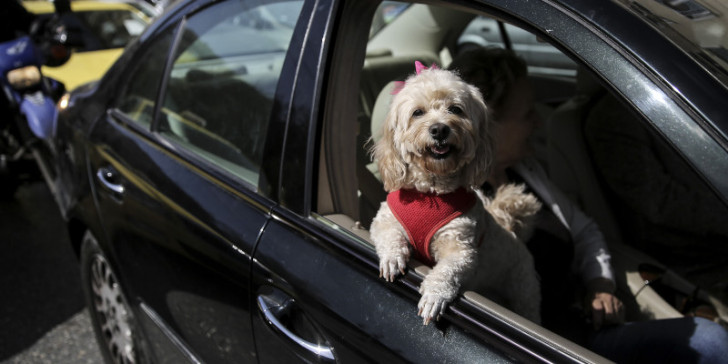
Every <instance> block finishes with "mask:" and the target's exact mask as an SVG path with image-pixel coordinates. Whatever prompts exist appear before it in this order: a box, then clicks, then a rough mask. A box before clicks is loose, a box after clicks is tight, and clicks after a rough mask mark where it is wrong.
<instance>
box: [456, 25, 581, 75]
mask: <svg viewBox="0 0 728 364" xmlns="http://www.w3.org/2000/svg"><path fill="white" fill-rule="evenodd" d="M503 25H504V26H505V33H506V34H503V33H502V32H501V28H500V27H499V24H498V21H497V20H495V19H492V18H489V17H486V16H477V17H476V18H475V19H473V20H472V21H471V22H470V23H469V24H468V26H467V27H466V28H465V30H464V31H463V33H462V34H461V35H460V38H459V39H458V50H459V51H463V50H467V49H472V48H477V47H500V48H505V47H506V41H505V39H506V36H507V37H508V39H509V40H510V44H511V48H512V49H513V51H514V52H516V54H518V55H519V56H521V57H522V58H523V59H524V60H525V61H526V63H528V71H529V73H530V74H543V75H560V76H571V77H573V76H575V75H576V63H575V62H574V61H573V60H571V58H569V57H568V56H566V55H565V54H563V53H562V52H561V51H559V50H558V49H557V48H556V47H554V46H552V45H551V44H549V43H546V42H544V41H543V40H541V39H539V38H538V37H537V36H536V35H535V34H532V33H530V32H528V31H526V30H524V29H521V28H519V27H517V26H514V25H511V24H503Z"/></svg>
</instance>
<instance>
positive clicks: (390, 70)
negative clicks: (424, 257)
mask: <svg viewBox="0 0 728 364" xmlns="http://www.w3.org/2000/svg"><path fill="white" fill-rule="evenodd" d="M476 16H488V15H487V14H474V13H468V12H464V11H462V10H454V9H448V8H439V7H435V6H428V5H422V4H406V3H396V2H389V1H385V2H383V3H382V4H381V5H380V8H379V10H378V11H377V19H374V20H373V24H375V25H377V28H379V26H381V29H376V28H373V29H372V33H371V34H370V38H369V43H368V47H367V50H366V57H365V60H364V63H363V64H362V69H361V74H360V79H361V82H360V85H359V100H358V101H359V110H358V114H357V120H356V121H357V122H356V123H342V124H346V125H344V126H337V127H341V128H344V129H343V130H340V131H338V132H346V133H350V134H356V147H341V146H340V145H337V144H336V143H337V142H336V141H335V140H333V139H334V138H332V137H328V138H327V137H326V136H327V135H332V134H331V132H325V133H324V135H325V137H324V138H323V143H322V147H321V148H322V149H321V155H322V156H324V158H321V161H320V166H319V175H318V195H317V196H318V197H317V199H318V200H317V201H316V202H315V208H314V209H315V211H316V213H315V214H314V217H315V218H316V219H318V220H320V221H322V222H323V223H325V224H326V225H328V226H332V227H334V228H336V229H339V230H341V232H342V233H343V234H346V236H347V237H349V238H350V239H352V240H354V241H356V242H357V243H359V244H363V245H366V246H369V247H371V248H372V249H373V245H372V243H371V240H370V238H369V233H368V230H367V229H368V227H369V224H370V223H371V219H372V218H373V216H374V214H375V213H376V211H377V209H378V207H379V205H380V203H381V202H382V201H384V200H385V196H386V193H385V191H384V190H383V187H382V184H381V182H380V181H379V179H378V176H377V172H376V166H375V165H374V164H373V163H372V160H371V158H370V156H369V153H368V149H369V145H370V141H369V140H370V138H376V134H377V130H378V127H379V126H380V125H381V124H382V122H383V120H384V117H385V115H386V112H387V108H388V104H389V100H390V99H391V90H392V87H393V82H394V81H402V80H404V79H406V77H407V76H408V75H410V74H412V73H413V72H414V62H415V61H420V62H422V63H423V64H425V65H430V64H433V63H434V64H438V65H439V66H440V67H447V65H448V64H449V62H450V61H451V59H452V57H453V55H454V54H456V53H457V52H458V46H459V44H458V35H459V34H461V33H462V32H463V30H464V29H465V28H466V27H467V26H468V24H469V23H470V22H471V21H473V19H476ZM496 20H498V19H496ZM498 21H500V20H498ZM511 26H515V25H513V24H511ZM405 29H406V31H405ZM500 29H501V30H503V29H505V28H504V27H501V28H500ZM537 36H540V35H537ZM534 38H537V37H534ZM538 41H539V42H544V44H547V43H546V42H547V41H548V40H546V39H540V38H539V40H538ZM504 44H505V46H506V47H511V45H509V44H508V38H507V37H505V41H504ZM468 47H472V44H469V45H468ZM554 49H556V48H554ZM564 58H565V59H567V60H570V59H569V57H568V56H567V55H564ZM571 62H573V61H571ZM543 70H544V69H543V67H540V68H539V72H536V71H535V70H533V69H530V72H529V74H530V78H531V81H532V84H533V85H534V90H535V93H536V97H535V98H536V103H537V110H538V112H539V114H540V116H541V120H542V124H541V126H540V128H538V130H537V135H536V136H535V138H534V149H535V150H536V151H537V153H536V154H537V156H538V159H539V162H541V164H542V165H543V166H544V167H545V169H546V171H547V172H548V174H549V177H550V178H551V179H552V181H553V182H554V183H555V184H556V185H557V186H558V187H560V188H561V190H562V191H563V192H565V193H566V194H567V196H569V197H570V198H572V199H573V200H574V201H575V202H576V203H577V204H578V205H579V206H580V207H581V208H582V209H583V210H584V211H585V212H586V213H587V215H589V216H591V217H592V218H593V219H594V220H596V221H597V223H598V224H599V226H600V228H601V230H602V232H603V234H604V235H605V237H606V239H607V241H608V244H609V249H610V251H611V254H612V265H613V267H614V270H615V274H616V278H617V285H618V296H619V297H620V298H621V299H622V300H623V302H624V303H625V305H626V306H627V320H628V321H640V320H651V319H663V318H672V317H681V316H684V315H695V314H696V313H695V312H694V310H693V311H689V310H687V309H686V307H685V301H686V300H690V299H692V300H694V301H695V302H698V301H699V302H700V304H701V305H702V306H705V307H709V311H710V312H711V314H710V315H709V318H710V319H712V320H715V321H717V322H720V323H721V324H723V325H724V326H726V325H728V305H726V302H725V301H721V300H720V299H718V298H716V296H714V295H712V294H709V293H708V292H706V290H703V289H697V288H696V286H695V285H694V284H693V283H691V282H689V281H688V280H686V279H684V278H682V277H681V276H679V275H678V274H676V273H675V272H673V271H671V270H670V269H669V267H666V266H665V265H663V264H661V263H660V262H659V261H657V260H655V259H654V258H652V257H651V256H648V255H647V254H644V253H642V252H640V251H639V250H637V249H635V248H634V247H632V246H630V245H628V244H627V243H626V242H625V240H624V239H623V236H622V234H623V232H622V228H621V226H620V223H619V220H618V218H617V216H616V215H615V211H614V209H613V206H612V205H611V202H610V199H609V196H608V195H607V194H606V193H605V190H604V185H603V182H602V181H600V177H599V173H598V171H597V170H596V168H595V166H594V163H593V161H592V158H591V157H590V151H589V147H588V146H587V142H586V140H585V137H584V131H583V130H584V124H585V122H586V121H587V118H588V116H589V115H590V109H591V108H592V107H593V106H594V105H595V103H596V102H597V101H598V100H599V99H600V98H602V97H607V96H608V95H610V90H609V89H608V88H606V87H605V86H604V84H603V83H602V82H601V81H600V80H599V78H598V77H596V76H595V75H594V74H593V73H592V72H590V71H589V70H587V69H585V68H581V67H580V68H578V69H577V71H576V72H575V74H573V75H567V74H565V73H564V72H551V73H549V72H542V71H543ZM557 71H558V70H557ZM327 127H330V126H326V125H325V126H324V128H327ZM333 135H335V134H333ZM334 146H336V147H335V148H334ZM331 150H336V151H337V152H336V153H331V152H329V151H331ZM353 188H355V189H356V190H355V191H354V190H353ZM409 264H410V268H411V270H412V271H414V272H415V273H416V274H420V275H425V274H426V273H427V271H428V268H427V267H426V266H424V265H422V264H421V263H419V262H417V261H415V260H414V259H412V260H411V261H410V263H409ZM372 274H375V273H374V272H373V273H372ZM656 276H659V277H660V279H659V280H660V282H661V286H658V285H657V284H652V282H654V281H655V277H656ZM665 287H669V289H666V288H665ZM666 290H668V291H670V292H672V296H669V295H667V294H666V293H665V292H666ZM675 292H679V293H678V294H677V296H680V297H682V300H681V303H676V298H675V297H676V296H675ZM463 296H464V299H465V300H469V301H471V302H474V303H476V304H477V305H478V306H479V307H481V308H483V309H484V310H486V311H492V312H497V313H499V314H501V315H502V316H503V317H505V318H506V319H508V320H513V322H514V323H515V324H517V325H519V326H521V327H524V328H525V329H527V330H535V331H537V332H539V333H540V334H541V335H546V336H548V337H550V338H551V337H553V338H554V340H555V342H556V343H557V345H565V346H571V345H572V343H570V342H569V341H568V340H561V341H559V340H558V337H555V336H556V335H555V334H551V333H549V332H548V331H546V330H544V329H543V328H541V327H539V326H537V325H534V324H532V323H530V322H528V321H527V320H524V319H522V318H520V317H518V316H517V315H515V314H513V313H512V312H510V311H508V310H507V309H505V308H503V307H501V306H499V305H497V304H496V303H494V302H493V301H491V300H489V299H487V298H486V297H483V296H481V295H480V294H477V293H475V292H465V293H464V295H463ZM694 306H697V305H694Z"/></svg>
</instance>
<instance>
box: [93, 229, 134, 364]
mask: <svg viewBox="0 0 728 364" xmlns="http://www.w3.org/2000/svg"><path fill="white" fill-rule="evenodd" d="M81 244H82V245H81V259H80V260H81V284H82V285H83V291H84V298H85V300H86V306H87V307H88V310H89V315H90V316H91V324H92V326H93V328H94V333H95V335H96V341H97V342H98V344H99V347H100V349H101V353H102V355H103V357H104V359H105V361H106V362H107V363H114V364H126V363H144V362H147V361H146V360H142V359H143V355H142V350H141V348H142V345H140V343H141V340H140V336H139V330H138V325H136V320H135V319H134V316H133V312H132V310H131V306H130V305H129V301H128V300H127V299H126V297H125V296H124V293H123V292H122V289H121V285H120V284H119V280H118V279H117V275H116V273H114V271H113V270H112V268H111V265H110V264H109V261H108V260H107V258H106V256H105V254H104V253H103V251H102V250H101V248H100V247H99V243H98V241H97V240H96V237H94V235H93V234H92V233H91V232H90V231H86V233H85V234H84V236H83V241H82V243H81Z"/></svg>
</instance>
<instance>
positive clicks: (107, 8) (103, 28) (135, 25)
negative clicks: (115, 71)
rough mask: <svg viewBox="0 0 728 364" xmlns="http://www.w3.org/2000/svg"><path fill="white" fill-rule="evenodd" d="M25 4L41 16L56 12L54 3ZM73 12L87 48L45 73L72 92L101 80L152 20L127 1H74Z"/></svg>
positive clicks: (78, 48) (43, 69)
mask: <svg viewBox="0 0 728 364" xmlns="http://www.w3.org/2000/svg"><path fill="white" fill-rule="evenodd" d="M23 5H24V6H25V8H26V9H28V11H30V12H31V13H34V14H36V15H38V16H40V17H44V16H48V17H50V16H51V15H52V14H53V11H54V8H53V3H52V2H50V1H24V2H23ZM141 6H144V5H141ZM71 10H72V11H73V12H74V13H75V14H76V16H77V18H78V19H79V20H80V22H81V26H82V28H83V29H82V32H83V43H84V45H83V46H82V47H77V48H74V49H73V55H72V56H71V59H69V61H68V62H67V63H66V64H64V65H63V66H61V67H54V68H52V67H43V68H42V72H43V74H45V75H47V76H49V77H52V78H55V79H57V80H59V81H61V82H63V84H64V85H65V86H66V88H67V89H68V90H72V89H74V88H76V87H77V86H79V85H82V84H84V83H87V82H90V81H94V80H98V79H99V78H101V76H103V75H104V73H105V72H106V70H107V69H109V67H110V66H111V64H112V63H114V62H115V61H116V59H117V58H119V55H121V52H122V51H123V49H124V47H125V46H126V45H127V43H129V41H130V40H132V39H134V38H135V37H137V36H139V35H140V34H141V33H142V31H143V30H144V28H146V26H147V25H148V24H149V22H150V21H151V19H152V18H151V17H150V13H149V11H147V12H144V11H142V10H140V9H139V8H138V6H137V5H132V4H129V3H126V2H111V1H94V0H84V1H72V2H71Z"/></svg>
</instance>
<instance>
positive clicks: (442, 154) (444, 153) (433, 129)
mask: <svg viewBox="0 0 728 364" xmlns="http://www.w3.org/2000/svg"><path fill="white" fill-rule="evenodd" d="M429 132H430V137H432V139H434V140H435V144H433V145H432V146H430V154H431V155H432V157H433V158H435V159H444V158H447V157H448V156H449V155H450V152H451V151H452V149H453V148H452V146H451V145H450V143H447V138H448V137H449V136H450V127H449V126H447V125H445V124H442V123H437V124H433V125H432V126H430V129H429Z"/></svg>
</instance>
